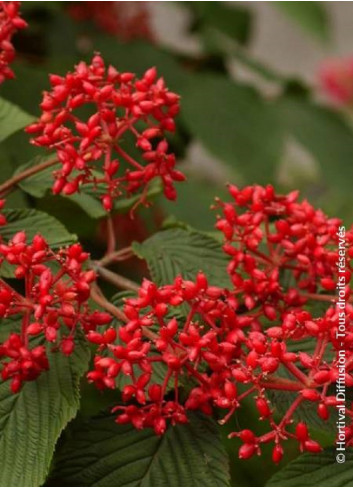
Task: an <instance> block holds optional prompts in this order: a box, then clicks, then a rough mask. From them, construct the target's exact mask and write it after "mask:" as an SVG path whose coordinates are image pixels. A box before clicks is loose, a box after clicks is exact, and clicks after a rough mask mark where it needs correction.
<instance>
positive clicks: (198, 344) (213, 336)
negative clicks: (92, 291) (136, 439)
mask: <svg viewBox="0 0 353 489" xmlns="http://www.w3.org/2000/svg"><path fill="white" fill-rule="evenodd" d="M222 296H223V291H222V289H220V288H218V287H209V286H208V283H207V279H206V277H205V276H204V275H203V274H201V273H200V274H199V275H198V276H197V279H196V282H195V283H194V282H190V281H185V280H182V279H181V278H180V277H178V278H177V279H176V280H175V282H174V284H173V285H166V286H164V287H160V288H157V286H156V285H155V284H153V283H152V282H150V281H148V280H145V281H144V282H143V284H142V287H141V289H140V292H139V295H138V298H136V299H135V298H133V299H127V300H126V304H125V306H124V313H125V315H126V318H127V323H126V325H125V326H121V327H120V328H119V330H118V333H117V334H116V332H115V330H112V329H108V331H106V333H103V334H99V333H98V332H92V333H89V334H88V335H87V337H88V339H89V340H90V341H92V342H93V343H96V344H98V345H100V346H99V350H100V354H99V355H97V356H96V358H95V362H94V366H95V370H94V371H92V372H90V373H89V374H88V379H89V380H90V381H91V382H94V383H95V384H96V385H97V387H98V388H104V387H108V388H115V386H116V379H117V377H119V376H120V377H124V376H128V377H129V378H131V381H130V383H128V384H127V385H125V387H124V388H123V391H122V395H123V401H125V402H130V401H132V400H133V399H135V400H136V402H137V404H138V405H133V404H129V405H128V406H117V407H116V408H115V410H116V411H122V413H121V414H120V415H119V416H118V417H117V422H118V423H127V422H132V423H133V424H134V426H135V427H136V428H138V429H141V428H145V427H153V428H154V430H155V431H156V433H157V434H162V433H163V432H164V431H165V429H166V420H167V419H170V420H171V422H172V423H173V424H175V423H185V422H187V414H186V409H194V408H196V407H200V408H201V409H202V410H204V411H207V412H208V413H209V412H210V410H211V403H210V401H211V397H212V395H213V397H214V398H216V399H217V402H218V403H220V404H222V403H223V402H225V399H226V396H227V394H225V392H223V388H222V387H220V389H218V387H217V382H218V371H219V370H221V369H222V367H223V365H226V363H227V362H228V361H230V359H231V357H232V355H234V354H235V351H236V349H237V347H236V345H235V344H234V342H229V341H228V339H227V332H228V331H229V332H231V328H232V325H234V330H235V331H236V332H237V330H238V329H239V328H240V327H239V326H238V327H237V325H238V323H239V321H240V323H241V321H242V320H241V318H237V317H236V316H235V313H234V311H233V309H232V308H231V307H230V306H229V305H228V304H227V302H226V301H225V300H223V298H222ZM181 307H186V308H187V309H188V314H187V319H186V320H182V319H179V318H178V313H180V311H181V309H180V308H181ZM216 323H217V324H216ZM239 330H240V329H239ZM230 334H232V333H230ZM117 337H118V342H116V339H117ZM102 352H104V354H102ZM205 365H206V366H208V367H209V368H210V369H211V371H214V372H215V373H214V376H213V374H211V373H206V371H204V370H205V369H204V367H205ZM159 372H161V373H162V376H163V373H164V379H163V381H162V382H159V380H158V374H159ZM159 376H160V374H159ZM189 376H190V377H191V378H194V379H195V380H196V381H197V382H198V383H200V384H201V385H202V386H204V388H205V389H208V387H210V390H211V383H212V382H213V378H214V380H215V382H214V387H213V388H214V392H213V393H211V392H209V390H207V394H209V397H207V396H205V399H203V400H202V401H201V400H200V397H199V395H198V390H197V389H196V390H193V391H192V392H191V393H190V396H189V398H187V399H186V400H185V399H184V400H181V399H180V398H179V393H178V389H179V384H182V383H183V381H184V380H185V379H186V378H187V377H189ZM216 379H217V381H216ZM219 380H220V379H219ZM170 382H171V383H172V385H174V399H173V400H168V399H165V396H166V395H167V394H168V393H169V390H170V385H169V384H170ZM229 385H231V386H233V385H234V384H233V383H232V382H230V383H229ZM226 390H227V388H226ZM234 395H235V393H234ZM230 403H231V401H230ZM196 404H197V406H196Z"/></svg>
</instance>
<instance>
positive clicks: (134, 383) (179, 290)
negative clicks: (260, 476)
mask: <svg viewBox="0 0 353 489" xmlns="http://www.w3.org/2000/svg"><path fill="white" fill-rule="evenodd" d="M230 193H231V196H232V197H233V201H232V202H231V203H223V202H221V201H218V202H217V207H218V208H220V209H222V211H223V216H222V217H221V216H220V217H219V219H218V224H217V227H218V229H220V230H221V231H222V232H223V233H224V234H225V237H226V242H225V245H224V250H225V252H226V253H227V254H229V255H230V256H231V262H230V265H229V267H228V272H229V274H230V277H231V279H232V281H233V283H234V289H233V290H223V289H220V288H218V287H213V286H209V285H208V283H207V278H206V277H205V276H204V275H203V274H202V273H200V274H198V276H197V278H196V281H195V282H190V281H185V280H183V279H182V278H180V277H178V278H177V279H176V280H175V282H174V284H172V285H167V286H163V287H160V288H157V287H156V285H155V284H153V283H151V282H149V281H147V280H146V281H145V282H144V283H143V285H142V287H141V289H140V292H139V294H138V297H137V298H136V299H128V300H127V301H126V304H125V307H124V313H125V315H126V324H125V325H124V326H122V327H120V328H119V329H118V331H117V332H116V331H115V330H114V329H109V330H107V331H106V332H105V333H98V332H92V333H89V334H88V338H89V339H90V340H91V341H92V342H94V343H96V344H98V345H99V354H98V355H97V356H96V358H95V369H94V371H92V372H90V373H89V375H88V378H89V380H90V381H92V382H95V384H96V385H97V386H98V387H99V388H104V387H108V388H115V387H116V386H117V384H121V381H122V380H123V381H124V382H123V385H125V386H124V387H123V389H122V393H123V401H124V402H125V403H126V404H125V405H119V406H117V407H116V408H115V409H114V411H119V412H120V414H119V415H118V417H117V422H118V423H128V422H131V423H132V424H133V425H134V426H135V427H136V428H138V429H141V428H145V427H153V428H154V430H155V431H156V433H157V434H161V433H163V432H164V430H165V428H166V421H167V420H168V419H169V420H170V421H171V422H172V423H184V422H186V421H187V410H195V409H197V410H201V411H202V412H204V413H206V414H211V413H212V412H213V411H214V409H215V408H217V409H218V410H220V409H221V410H226V412H225V414H224V415H223V416H222V419H221V421H220V423H222V424H223V423H225V422H226V421H227V420H228V419H229V418H230V417H231V416H232V414H233V413H234V412H235V411H236V409H238V408H239V407H241V406H242V401H243V400H244V399H245V398H250V399H253V401H254V404H255V407H256V409H257V411H258V413H259V417H260V419H262V420H264V421H266V422H267V425H268V432H267V433H265V434H263V435H256V434H255V433H253V432H252V431H250V430H248V429H243V430H241V431H239V432H234V433H231V434H230V435H229V436H230V437H234V436H236V437H239V438H240V440H241V441H242V446H241V448H240V451H239V456H240V457H241V458H249V457H251V456H252V455H253V454H256V453H257V454H258V453H260V449H261V445H262V444H264V443H271V444H273V460H274V462H275V463H278V462H279V461H280V460H281V458H282V455H283V443H284V441H285V440H287V439H294V440H297V441H298V444H299V447H300V449H301V450H305V451H309V452H318V451H320V450H321V447H320V445H319V444H318V442H317V441H315V440H313V439H312V438H311V437H310V435H309V432H308V428H307V426H306V424H305V423H304V422H303V420H301V419H300V417H301V415H300V408H301V407H302V406H303V405H305V404H307V403H312V404H313V405H315V406H316V409H317V415H318V419H322V420H324V421H325V420H327V419H328V418H329V417H330V416H331V411H332V410H334V409H335V408H336V407H337V400H336V397H335V396H334V395H332V393H331V390H330V387H331V386H332V384H334V383H335V382H336V381H339V380H340V375H341V374H340V358H339V351H340V350H342V349H345V351H346V355H347V359H348V361H347V362H346V373H345V375H344V378H343V382H345V383H346V385H347V386H353V376H352V371H353V360H352V359H353V307H352V304H351V301H352V299H351V289H350V287H349V281H350V278H351V258H352V257H353V246H352V244H353V233H352V231H349V232H347V233H346V237H345V239H346V243H345V244H344V246H343V248H342V249H344V253H346V270H347V272H346V273H345V274H344V275H343V276H344V279H345V280H346V282H347V285H346V286H345V287H344V288H343V293H341V294H340V298H342V299H343V298H344V300H345V305H344V307H343V308H341V307H340V306H339V305H338V304H337V305H336V304H335V303H334V302H335V296H331V295H328V294H327V290H333V289H334V288H335V283H336V280H337V264H338V263H339V261H340V252H339V249H341V247H340V246H339V237H340V233H341V229H342V228H341V222H340V221H339V220H338V219H329V218H327V217H326V216H325V215H324V214H323V213H322V212H321V211H318V210H315V209H314V208H313V207H312V206H310V205H309V204H308V202H306V201H304V202H301V203H300V202H298V200H297V193H291V194H289V195H284V196H282V195H276V194H275V193H274V191H273V188H272V187H270V186H268V187H265V188H263V187H259V186H254V187H247V188H245V189H243V190H238V189H236V188H235V187H230ZM314 301H317V302H319V301H320V302H322V304H327V306H328V307H327V308H326V310H325V311H324V313H320V314H315V313H314V312H313V309H312V306H313V305H314ZM310 311H311V312H310ZM342 313H344V316H345V322H346V332H345V334H344V335H341V334H340V331H341V329H340V326H341V316H342ZM183 318H184V319H183ZM305 344H306V345H307V347H308V348H307V349H305V351H302V350H301V349H302V348H303V345H305ZM163 372H164V375H163V379H162V380H160V379H161V375H162V374H163ZM126 377H127V378H128V379H131V380H128V381H127V382H126ZM190 382H191V383H193V384H194V387H192V388H191V391H190V392H187V388H186V387H185V386H186V385H190ZM180 387H183V388H182V389H180ZM173 391H174V392H173ZM276 391H281V393H283V392H284V393H287V394H288V396H289V400H290V402H291V404H290V407H289V409H288V410H287V411H286V412H285V413H283V414H282V415H281V413H280V412H278V410H277V409H276V395H275V393H276ZM346 415H347V416H350V417H353V410H352V409H351V408H349V409H348V408H347V410H346ZM293 422H295V429H294V430H293V429H292V427H291V425H292V424H293ZM352 432H353V431H352Z"/></svg>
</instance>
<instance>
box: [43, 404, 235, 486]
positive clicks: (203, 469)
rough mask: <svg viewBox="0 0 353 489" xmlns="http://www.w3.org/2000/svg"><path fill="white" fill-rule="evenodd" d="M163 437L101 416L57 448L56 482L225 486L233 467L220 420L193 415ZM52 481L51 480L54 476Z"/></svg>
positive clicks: (93, 484)
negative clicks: (184, 423)
mask: <svg viewBox="0 0 353 489" xmlns="http://www.w3.org/2000/svg"><path fill="white" fill-rule="evenodd" d="M190 418H191V419H190V423H189V424H187V425H177V426H175V427H172V426H170V427H169V428H168V430H167V432H166V433H165V435H164V436H162V437H157V436H156V435H155V434H154V432H153V431H152V430H142V431H137V430H136V429H135V428H132V427H131V426H123V425H117V424H115V423H114V418H113V417H111V416H109V417H102V418H96V419H94V418H93V419H91V420H90V421H89V422H86V423H84V424H82V425H81V426H78V428H77V429H76V430H75V429H74V430H73V432H72V433H71V436H70V438H68V440H67V443H64V444H63V445H62V446H61V447H60V450H59V451H58V454H57V457H56V460H55V469H54V473H53V482H54V483H55V484H57V483H59V484H60V485H61V484H63V485H70V486H98V487H101V486H108V487H119V486H120V487H125V486H143V487H155V486H162V487H181V486H217V487H220V486H225V485H229V467H228V460H227V455H226V453H225V450H224V448H223V446H222V444H221V442H220V439H219V434H218V427H217V425H216V423H215V422H214V421H213V420H212V419H210V418H207V417H205V416H201V415H199V416H197V415H195V414H191V415H190ZM50 482H51V481H50Z"/></svg>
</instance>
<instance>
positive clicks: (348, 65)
mask: <svg viewBox="0 0 353 489" xmlns="http://www.w3.org/2000/svg"><path fill="white" fill-rule="evenodd" d="M319 82H320V87H321V90H322V91H323V92H324V93H325V94H326V96H327V97H328V98H329V100H331V101H332V102H334V103H335V104H339V105H351V104H353V56H351V57H346V58H336V59H328V60H326V61H324V62H323V64H322V65H321V67H320V70H319Z"/></svg>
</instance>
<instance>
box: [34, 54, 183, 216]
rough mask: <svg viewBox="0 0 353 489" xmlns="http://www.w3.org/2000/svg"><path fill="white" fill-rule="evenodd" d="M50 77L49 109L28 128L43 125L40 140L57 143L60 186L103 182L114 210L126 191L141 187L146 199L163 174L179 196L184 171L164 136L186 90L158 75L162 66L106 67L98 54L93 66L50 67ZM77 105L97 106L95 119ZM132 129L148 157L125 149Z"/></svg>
mask: <svg viewBox="0 0 353 489" xmlns="http://www.w3.org/2000/svg"><path fill="white" fill-rule="evenodd" d="M50 83H51V85H52V90H51V91H50V92H45V93H44V97H43V101H42V103H41V108H42V110H43V114H42V116H41V117H40V119H39V121H38V122H37V123H35V124H32V125H30V126H29V127H27V132H28V133H35V134H37V133H39V135H38V136H37V137H36V138H35V139H33V140H32V142H33V144H36V145H38V146H45V147H47V148H50V149H54V150H56V151H57V155H58V159H59V161H60V162H61V164H62V167H61V169H60V170H59V171H58V172H56V173H55V178H56V181H55V183H54V186H53V192H54V193H55V194H58V193H60V192H63V193H65V194H67V195H70V194H73V193H75V192H77V191H78V190H79V188H80V186H81V185H83V184H87V183H90V184H93V185H95V186H97V187H98V186H101V187H102V188H104V189H105V190H104V194H103V195H102V202H103V206H104V208H105V209H106V210H107V211H110V210H111V209H112V207H113V200H114V198H115V197H118V196H120V195H122V194H127V195H131V194H134V193H136V192H138V191H142V197H141V199H140V201H141V202H145V200H146V193H147V190H148V185H149V183H150V182H151V180H153V179H154V178H156V177H160V178H161V180H162V182H163V186H164V194H165V196H166V197H167V198H168V199H175V198H176V192H175V189H174V185H173V182H174V181H181V180H184V175H183V174H182V173H180V172H179V171H177V170H175V168H174V167H175V163H176V161H175V156H174V154H172V153H169V152H168V144H167V142H166V140H165V139H163V137H164V135H165V132H166V131H172V132H173V131H174V129H175V122H174V117H175V116H176V115H177V113H178V111H179V96H178V95H176V94H175V93H173V92H170V91H168V89H167V88H166V86H165V83H164V80H163V78H158V79H157V72H156V70H155V68H151V69H149V70H147V71H146V73H145V74H144V76H143V77H142V78H141V79H137V78H136V77H135V75H134V74H133V73H119V72H118V71H117V70H116V69H115V68H114V67H112V66H109V67H107V68H106V67H105V65H104V61H103V59H102V58H101V57H100V56H98V55H96V56H95V57H94V58H93V60H92V63H91V64H90V65H89V66H88V65H87V64H86V63H84V62H81V63H79V64H78V65H77V66H76V69H75V71H74V72H73V73H68V74H67V75H66V76H64V77H61V76H58V75H51V76H50ZM78 109H80V110H83V109H86V110H90V111H91V115H90V117H89V118H88V120H87V117H86V116H85V117H84V118H80V116H79V115H78V113H80V110H78ZM128 135H130V136H132V137H133V138H134V140H135V144H136V147H137V148H138V149H139V150H140V151H141V152H142V154H141V156H142V162H141V161H137V160H136V159H135V158H134V157H133V156H131V155H130V154H129V153H128V152H127V151H125V149H123V145H122V143H123V139H124V140H125V141H126V139H128V138H127V136H128ZM99 162H101V166H102V169H103V173H101V172H99V165H98V163H99Z"/></svg>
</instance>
